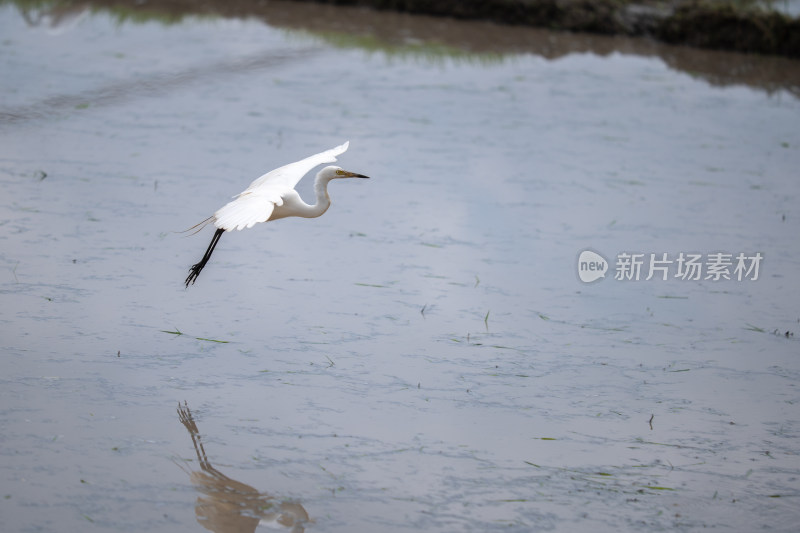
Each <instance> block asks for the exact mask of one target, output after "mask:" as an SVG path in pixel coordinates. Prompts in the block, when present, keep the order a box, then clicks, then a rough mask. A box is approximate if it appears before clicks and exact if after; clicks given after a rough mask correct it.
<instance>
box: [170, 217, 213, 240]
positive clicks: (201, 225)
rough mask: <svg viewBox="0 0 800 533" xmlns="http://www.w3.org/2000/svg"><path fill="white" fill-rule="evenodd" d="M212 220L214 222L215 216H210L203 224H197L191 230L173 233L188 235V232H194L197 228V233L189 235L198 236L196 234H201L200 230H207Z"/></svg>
mask: <svg viewBox="0 0 800 533" xmlns="http://www.w3.org/2000/svg"><path fill="white" fill-rule="evenodd" d="M212 220H214V216H213V215H212V216H210V217H208V218H207V219H205V220H203V221H202V222H198V223H197V224H195V225H194V226H192V227H191V228H189V229H185V230H183V231H174V232H173V233H188V232H190V231H192V230H193V229H194V228H197V231H193V232H192V233H190V234H189V235H190V236H191V235H194V234H196V233H199V232H200V230H202V229H203V228H205V227H206V226H208V224H209V223H210V222H211V221H212Z"/></svg>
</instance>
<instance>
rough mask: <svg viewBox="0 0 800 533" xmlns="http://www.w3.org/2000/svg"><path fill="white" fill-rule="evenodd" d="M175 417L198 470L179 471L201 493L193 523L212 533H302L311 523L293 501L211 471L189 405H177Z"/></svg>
mask: <svg viewBox="0 0 800 533" xmlns="http://www.w3.org/2000/svg"><path fill="white" fill-rule="evenodd" d="M178 417H179V418H180V420H181V423H182V424H183V425H184V426H185V427H186V429H187V430H188V431H189V435H190V436H191V437H192V444H194V450H195V452H196V453H197V461H198V462H199V464H200V470H196V471H191V470H187V469H186V468H185V467H184V466H182V465H179V466H181V468H182V469H183V470H184V471H186V472H187V473H188V474H189V476H190V477H191V480H192V484H193V485H194V486H195V488H196V489H197V490H198V491H199V492H200V493H201V495H200V496H198V497H197V503H196V504H195V514H196V515H197V521H198V522H199V523H200V525H202V526H203V527H204V528H206V529H208V530H210V531H215V532H216V533H234V532H236V533H240V532H242V533H244V532H252V531H255V530H256V528H257V527H259V526H267V527H268V528H270V529H284V530H286V531H291V532H292V533H303V532H304V531H305V525H306V524H308V523H313V520H311V519H309V517H308V513H307V512H306V510H305V509H304V508H303V506H302V505H300V504H299V503H297V502H292V501H280V500H277V499H276V498H275V497H274V496H271V495H269V494H267V493H263V492H258V491H257V490H256V489H254V488H253V487H251V486H250V485H245V484H244V483H241V482H239V481H236V480H234V479H231V478H229V477H228V476H226V475H225V474H223V473H222V472H220V471H219V470H217V469H216V468H214V467H213V466H212V465H211V463H210V462H209V461H208V457H206V452H205V450H204V449H203V442H202V441H201V440H200V432H199V430H198V429H197V424H196V423H195V421H194V418H192V412H191V411H190V410H189V406H188V405H187V404H186V402H184V404H183V405H181V404H180V403H178Z"/></svg>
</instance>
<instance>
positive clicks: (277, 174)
mask: <svg viewBox="0 0 800 533" xmlns="http://www.w3.org/2000/svg"><path fill="white" fill-rule="evenodd" d="M348 146H350V142H349V141H348V142H346V143H344V144H342V145H340V146H337V147H336V148H331V149H330V150H325V151H324V152H320V153H318V154H316V155H312V156H309V157H306V158H305V159H303V160H301V161H297V162H295V163H290V164H288V165H285V166H282V167H280V168H276V169H275V170H273V171H271V172H267V173H266V174H264V175H263V176H261V177H260V178H257V179H256V180H255V181H253V183H251V184H250V186H249V187H247V189H245V190H244V191H242V192H240V193H239V194H237V195H236V196H235V197H234V198H235V199H234V200H233V201H231V202H229V203H228V204H226V205H225V206H223V207H222V208H220V209H219V210H218V211H217V212H216V213H214V225H215V226H216V227H218V228H222V229H224V230H226V231H233V230H235V229H238V230H242V229H245V228H251V227H253V225H254V224H258V223H259V222H266V221H267V220H269V217H270V216H271V215H272V210H273V209H274V208H275V206H276V205H283V196H284V194H286V193H287V192H288V191H291V190H293V189H294V187H295V185H297V182H298V181H300V179H301V178H302V177H303V176H305V175H306V174H307V173H308V171H309V170H311V169H312V168H314V167H316V166H318V165H322V164H323V163H333V162H334V161H336V156H337V155H339V154H342V153H344V152H345V151H346V150H347V147H348Z"/></svg>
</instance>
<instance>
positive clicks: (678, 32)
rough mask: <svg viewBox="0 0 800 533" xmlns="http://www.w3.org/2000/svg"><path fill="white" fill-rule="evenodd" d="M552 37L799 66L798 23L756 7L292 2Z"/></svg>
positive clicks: (547, 0)
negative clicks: (552, 33) (716, 52)
mask: <svg viewBox="0 0 800 533" xmlns="http://www.w3.org/2000/svg"><path fill="white" fill-rule="evenodd" d="M299 1H315V2H318V3H326V4H338V5H358V6H368V7H372V8H376V9H384V10H394V11H401V12H407V13H417V14H425V15H436V16H448V17H454V18H462V19H480V20H491V21H494V22H497V23H500V24H513V25H525V26H534V27H541V28H549V29H555V30H567V31H580V32H590V33H601V34H608V35H629V36H648V37H652V38H655V39H657V40H660V41H663V42H667V43H671V44H683V45H688V46H694V47H700V48H713V49H720V50H732V51H737V52H747V53H758V54H771V55H781V56H786V57H792V58H800V18H797V17H795V18H793V17H790V16H788V15H785V14H783V13H780V12H777V11H774V10H771V9H768V8H766V7H764V6H763V5H762V4H759V3H757V2H747V1H739V2H732V1H713V0H705V1H701V0H688V1H681V0H674V1H646V0H645V1H643V2H631V1H626V0H474V1H467V2H465V1H464V0H299Z"/></svg>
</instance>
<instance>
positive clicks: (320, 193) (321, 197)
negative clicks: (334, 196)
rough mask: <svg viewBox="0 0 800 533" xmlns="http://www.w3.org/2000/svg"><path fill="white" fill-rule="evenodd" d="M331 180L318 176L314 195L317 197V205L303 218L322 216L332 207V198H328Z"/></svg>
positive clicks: (311, 207) (315, 181)
mask: <svg viewBox="0 0 800 533" xmlns="http://www.w3.org/2000/svg"><path fill="white" fill-rule="evenodd" d="M330 181H331V178H328V177H323V176H320V175H319V174H317V178H316V179H315V180H314V194H316V195H317V203H315V204H314V205H312V206H310V207H309V209H308V212H307V214H304V215H303V216H305V217H307V218H314V217H318V216H320V215H322V214H323V213H324V212H325V211H327V210H328V208H329V207H330V206H331V197H330V196H328V182H330Z"/></svg>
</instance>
